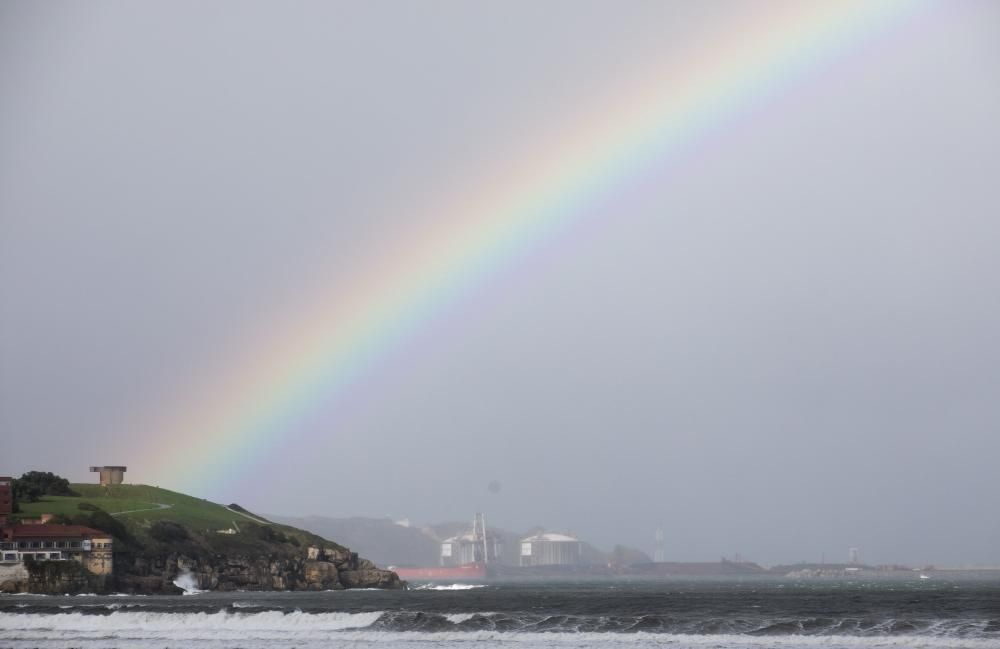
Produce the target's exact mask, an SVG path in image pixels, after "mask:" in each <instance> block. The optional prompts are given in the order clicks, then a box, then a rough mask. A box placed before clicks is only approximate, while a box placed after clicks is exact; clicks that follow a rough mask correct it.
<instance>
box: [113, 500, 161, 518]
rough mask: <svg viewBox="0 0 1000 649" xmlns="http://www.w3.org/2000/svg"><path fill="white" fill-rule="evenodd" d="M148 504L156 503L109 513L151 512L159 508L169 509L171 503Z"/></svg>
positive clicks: (117, 514) (116, 514)
mask: <svg viewBox="0 0 1000 649" xmlns="http://www.w3.org/2000/svg"><path fill="white" fill-rule="evenodd" d="M149 504H150V505H156V506H155V507H145V508H143V509H126V510H125V511H123V512H115V513H113V514H111V515H112V516H121V515H122V514H134V513H136V512H152V511H159V510H161V509H170V508H171V507H173V505H167V504H164V503H149Z"/></svg>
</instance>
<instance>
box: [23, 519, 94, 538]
mask: <svg viewBox="0 0 1000 649" xmlns="http://www.w3.org/2000/svg"><path fill="white" fill-rule="evenodd" d="M7 529H8V530H13V532H14V534H13V537H14V538H15V539H55V538H60V539H65V538H86V537H91V536H111V535H110V534H108V533H107V532H102V531H100V530H95V529H94V528H92V527H85V526H83V525H57V524H54V523H48V524H45V525H37V524H36V525H13V526H11V527H9V528H7Z"/></svg>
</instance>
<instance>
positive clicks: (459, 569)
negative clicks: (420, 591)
mask: <svg viewBox="0 0 1000 649" xmlns="http://www.w3.org/2000/svg"><path fill="white" fill-rule="evenodd" d="M392 570H393V572H395V573H396V574H397V575H399V578H400V579H402V580H404V581H483V580H485V579H486V577H487V573H486V564H485V563H467V564H465V565H464V566H454V567H451V568H445V567H439V568H393V569H392Z"/></svg>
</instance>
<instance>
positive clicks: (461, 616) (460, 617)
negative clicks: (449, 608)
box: [444, 613, 476, 624]
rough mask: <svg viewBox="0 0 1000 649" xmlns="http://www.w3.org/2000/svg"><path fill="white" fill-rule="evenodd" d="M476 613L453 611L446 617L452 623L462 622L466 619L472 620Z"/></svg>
mask: <svg viewBox="0 0 1000 649" xmlns="http://www.w3.org/2000/svg"><path fill="white" fill-rule="evenodd" d="M475 615H476V613H452V614H451V615H445V616H444V617H445V619H447V620H448V621H449V622H451V623H452V624H461V623H462V622H465V621H466V620H471V619H472V618H473V617H474V616H475Z"/></svg>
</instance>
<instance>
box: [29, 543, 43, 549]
mask: <svg viewBox="0 0 1000 649" xmlns="http://www.w3.org/2000/svg"><path fill="white" fill-rule="evenodd" d="M31 547H33V548H40V547H42V544H41V543H39V542H38V541H32V542H31Z"/></svg>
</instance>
